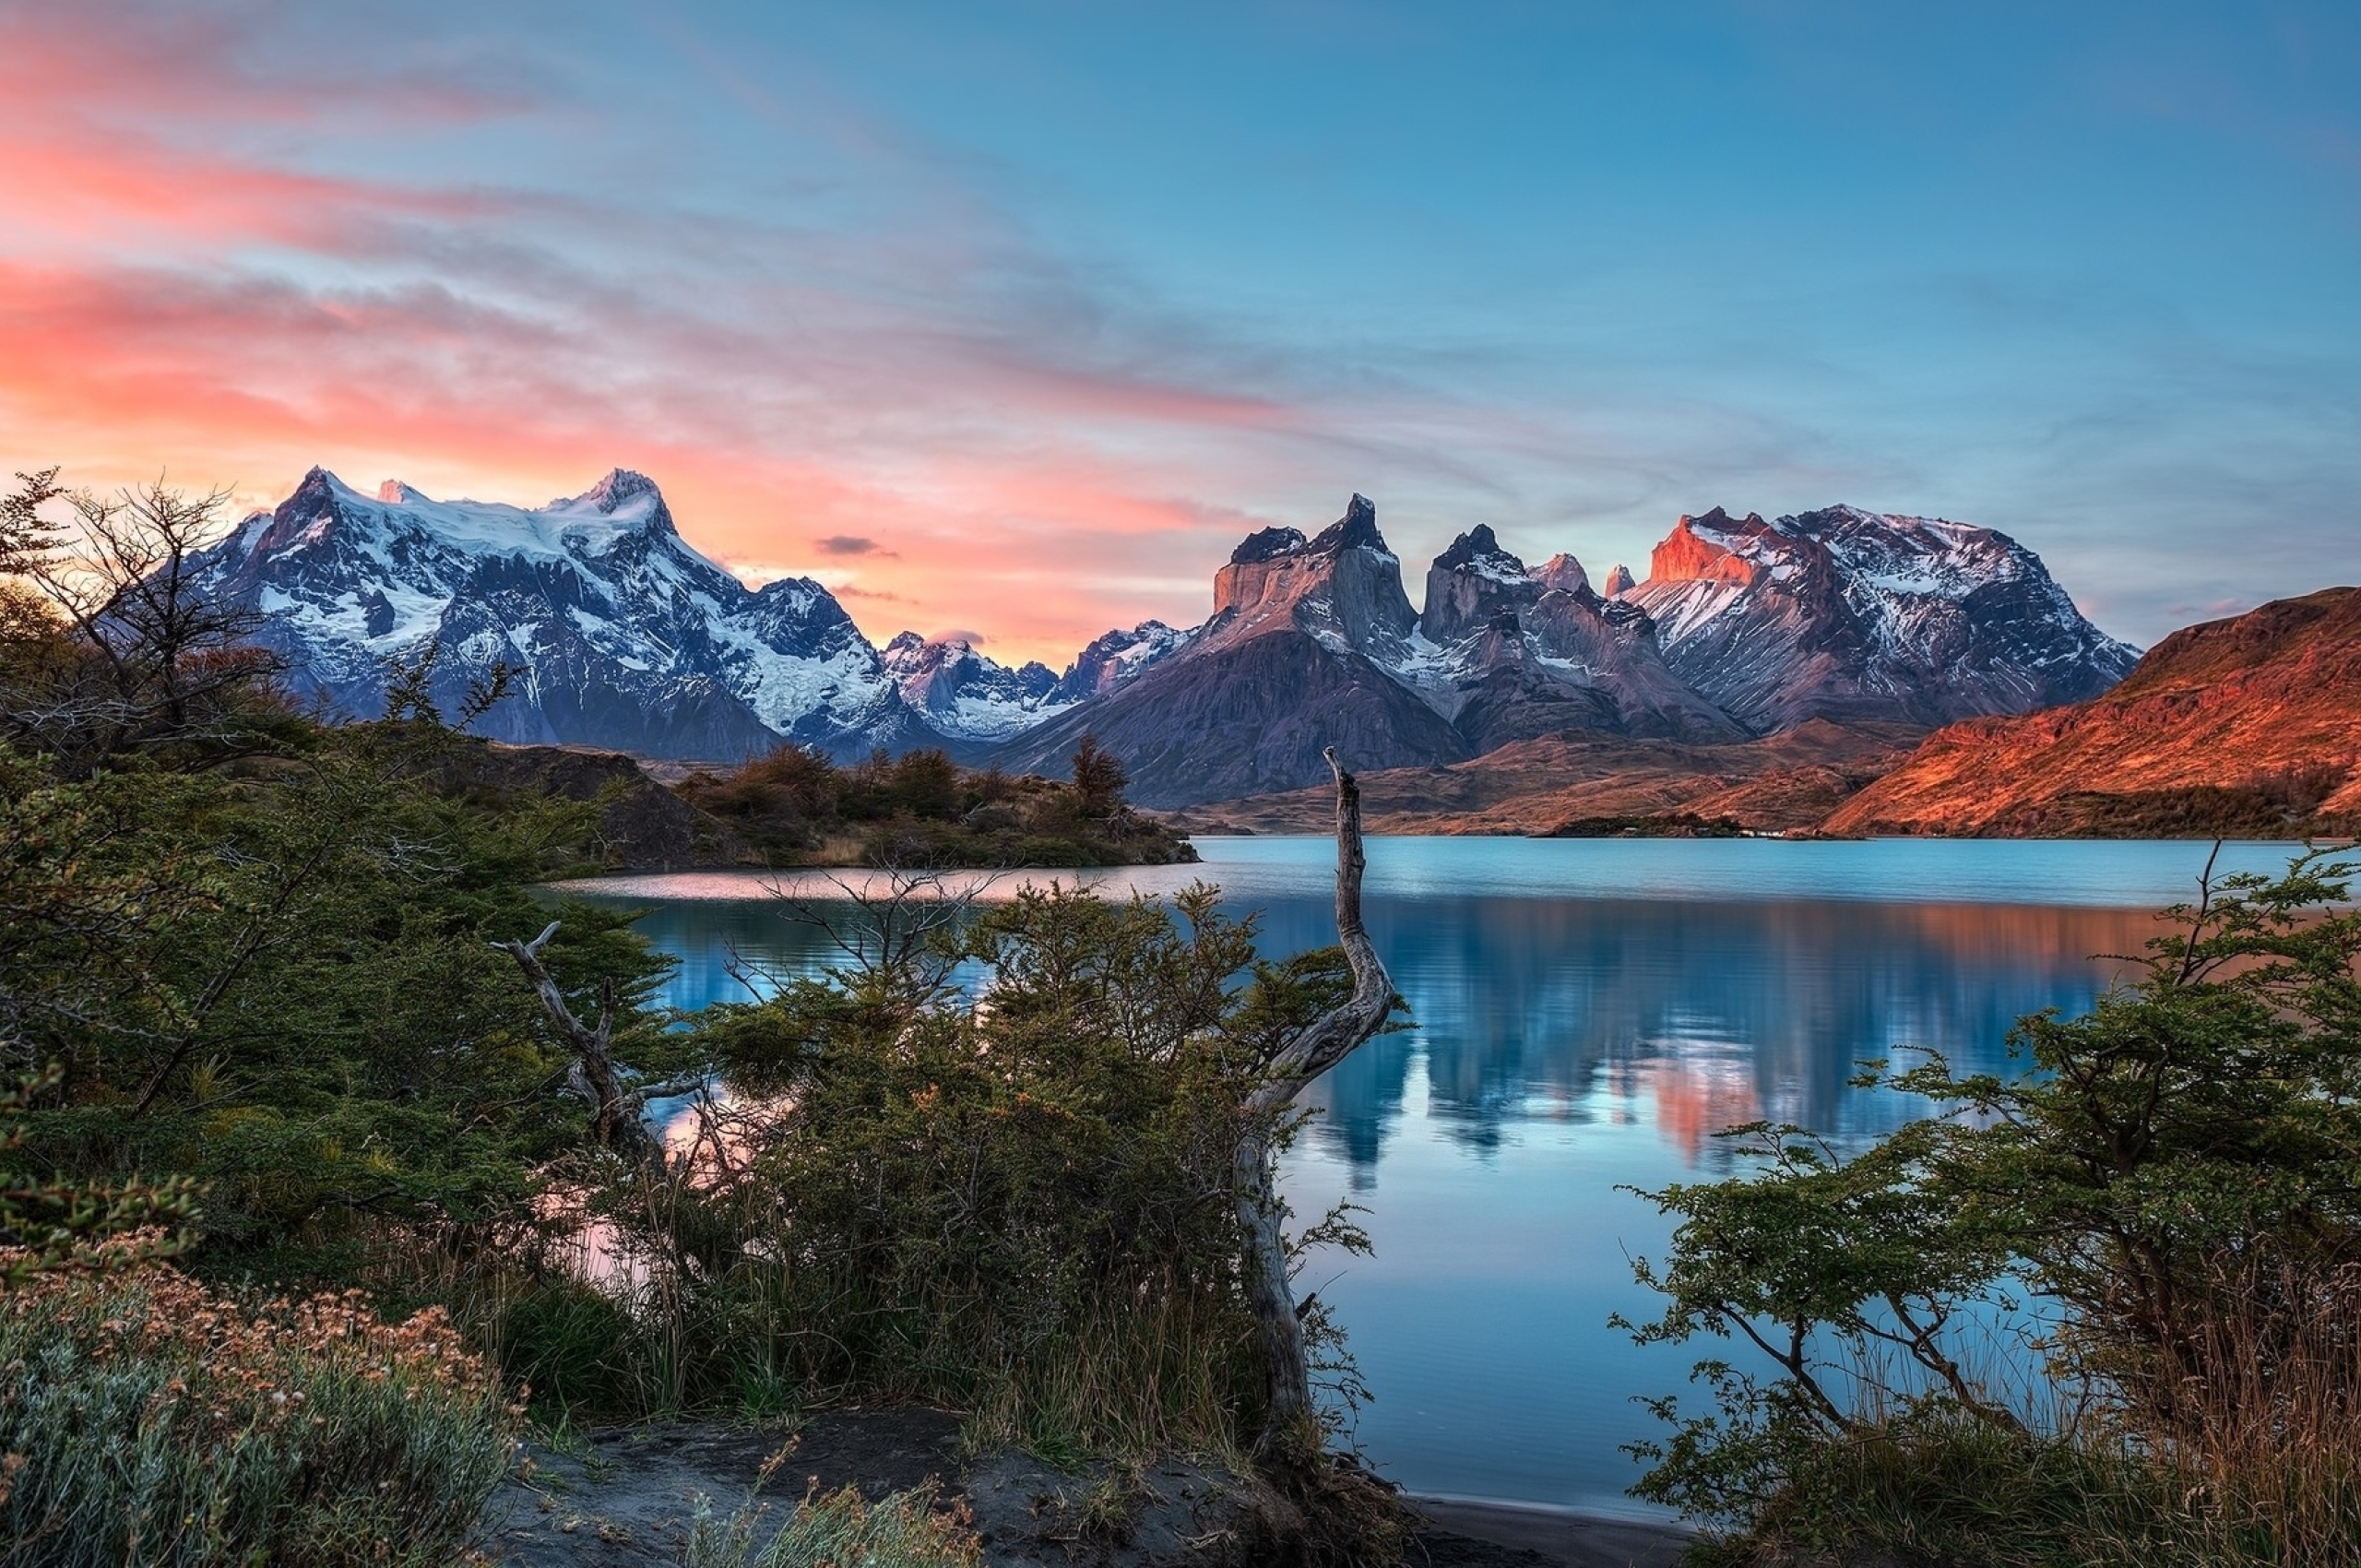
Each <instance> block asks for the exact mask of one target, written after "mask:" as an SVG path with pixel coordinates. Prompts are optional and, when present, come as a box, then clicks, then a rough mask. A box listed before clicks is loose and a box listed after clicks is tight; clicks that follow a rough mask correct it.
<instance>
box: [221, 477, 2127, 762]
mask: <svg viewBox="0 0 2361 1568" xmlns="http://www.w3.org/2000/svg"><path fill="white" fill-rule="evenodd" d="M196 567H197V570H198V571H199V573H200V574H201V576H202V578H203V580H204V581H206V582H207V583H208V586H209V587H210V588H212V590H213V591H215V592H217V593H219V594H221V595H223V596H225V597H228V598H231V599H233V600H237V601H239V602H241V603H244V604H247V605H251V606H252V607H254V608H255V609H257V610H259V611H261V612H264V616H265V622H266V624H265V631H264V634H263V635H264V636H265V637H266V639H267V640H268V641H269V642H271V643H272V644H273V645H275V646H276V647H278V648H279V651H280V652H282V653H283V654H285V655H286V656H287V658H288V659H289V661H290V664H291V668H292V669H293V671H294V678H295V680H296V681H297V683H299V685H301V686H303V687H304V688H306V689H308V690H309V691H311V692H313V693H314V694H316V695H319V696H320V697H322V698H323V699H325V700H326V702H327V703H328V704H330V705H331V706H333V707H338V708H340V709H343V710H345V711H349V712H351V713H354V714H356V715H363V716H365V715H367V714H369V713H371V712H372V711H374V708H375V707H376V706H377V705H379V704H380V703H381V702H382V694H383V688H384V683H385V679H386V670H387V668H388V663H389V660H390V659H395V658H397V657H401V656H404V655H407V654H410V653H413V652H414V651H415V650H417V649H419V648H420V647H422V646H424V645H425V644H426V643H428V642H429V641H430V640H431V641H433V643H434V644H435V645H436V646H437V647H438V648H439V650H440V657H439V659H438V662H437V665H436V671H435V676H436V683H437V687H438V689H439V690H441V691H443V692H444V693H445V695H457V693H458V692H459V691H461V690H462V689H464V687H465V684H466V683H467V682H468V681H469V679H471V678H476V677H480V676H481V674H482V673H483V672H484V671H487V670H489V669H491V668H492V666H494V665H495V664H499V663H508V664H511V665H514V666H516V667H519V668H520V669H521V671H522V675H521V679H520V682H519V689H518V691H517V694H516V695H515V696H513V697H512V698H511V699H510V700H508V701H507V702H505V703H504V704H502V705H501V706H500V707H497V708H495V709H494V710H493V711H492V713H491V714H490V715H489V716H488V717H487V718H486V719H483V720H482V721H481V723H480V725H479V728H480V729H481V730H482V731H485V732H487V733H489V734H491V735H492V736H493V737H495V738H498V739H503V740H507V741H513V742H542V743H548V742H560V743H572V744H582V745H593V746H602V747H611V748H616V749H621V750H625V751H630V752H633V753H635V754H640V755H644V756H649V757H657V758H674V759H689V760H703V761H734V760H736V759H738V758H740V757H742V756H745V755H748V754H753V753H756V752H760V751H764V750H767V749H768V748H769V747H771V746H774V745H777V744H778V743H779V742H782V741H791V742H797V743H800V744H805V745H810V746H814V747H817V748H819V749H821V750H823V751H825V752H828V753H830V754H834V755H836V756H839V757H843V756H851V755H858V754H866V753H868V752H869V751H871V750H872V749H874V748H877V747H881V746H882V747H886V748H889V749H893V750H903V749H908V748H909V747H912V746H919V745H943V746H944V747H946V748H947V749H949V750H951V751H952V752H953V753H954V754H955V755H958V756H959V757H960V758H961V759H962V760H964V761H968V762H986V761H989V762H994V763H998V764H1000V765H1002V766H1005V767H1007V768H1009V769H1010V770H1011V771H1038V772H1046V773H1052V774H1055V773H1062V771H1063V769H1064V766H1065V764H1066V759H1067V758H1068V757H1069V756H1070V755H1071V754H1072V752H1073V750H1074V745H1075V743H1076V742H1078V741H1079V740H1080V738H1081V737H1082V736H1083V735H1084V734H1086V733H1090V734H1095V735H1097V737H1098V739H1099V740H1100V742H1102V743H1104V744H1106V745H1108V746H1109V748H1110V749H1112V750H1113V751H1114V752H1115V753H1116V754H1118V755H1119V756H1121V758H1122V759H1123V761H1124V763H1125V764H1126V766H1128V768H1129V769H1130V771H1131V774H1132V778H1133V796H1134V798H1135V799H1137V800H1138V801H1140V802H1142V803H1143V804H1146V805H1150V806H1175V805H1181V804H1186V803H1190V802H1205V801H1213V800H1220V799H1226V798H1230V797H1238V796H1247V795H1253V794H1257V793H1262V792H1267V791H1274V790H1289V789H1294V788H1299V787H1301V786H1304V785H1308V784H1311V783H1313V782H1315V781H1316V780H1318V779H1319V778H1323V777H1324V775H1325V767H1324V764H1323V762H1322V760H1321V756H1320V753H1321V750H1322V748H1323V746H1326V745H1335V746H1336V747H1338V748H1339V749H1340V750H1341V751H1342V752H1343V753H1344V754H1346V755H1347V756H1349V757H1351V758H1352V759H1353V760H1354V762H1355V763H1356V765H1357V766H1359V767H1361V768H1363V769H1381V768H1388V767H1401V766H1422V765H1424V766H1440V765H1450V764H1454V763H1461V762H1465V761H1466V760H1467V759H1470V758H1476V757H1481V756H1485V755H1488V754H1493V753H1495V752H1500V751H1501V750H1503V749H1504V748H1511V747H1517V746H1520V745H1526V744H1528V743H1532V742H1543V741H1546V740H1548V739H1549V738H1560V739H1567V738H1581V739H1589V740H1597V741H1601V742H1609V741H1621V742H1632V743H1635V744H1636V743H1640V742H1654V743H1662V744H1670V745H1678V746H1688V747H1726V746H1731V745H1742V744H1744V743H1746V742H1750V741H1753V740H1756V739H1759V738H1761V737H1765V736H1773V735H1777V734H1780V733H1783V732H1786V731H1791V730H1795V729H1797V727H1798V726H1802V725H1806V724H1809V723H1811V722H1812V721H1815V720H1820V721H1833V722H1836V723H1838V724H1842V725H1855V726H1863V725H1866V726H1894V725H1901V726H1909V727H1913V728H1914V729H1915V730H1917V731H1923V730H1926V729H1928V728H1931V727H1933V726H1936V725H1940V724H1944V723H1949V722H1952V721H1954V720H1959V719H1971V718H1975V717H1980V716H1990V715H2009V714H2020V713H2026V712H2030V711H2033V710H2035V709H2037V708H2043V707H2052V706H2055V705H2058V704H2061V703H2070V702H2076V701H2080V700H2082V699H2086V698H2089V697H2092V696H2094V695H2098V694H2099V693H2101V692H2104V691H2106V690H2107V689H2108V688H2109V687H2111V686H2113V685H2114V684H2115V683H2117V682H2118V680H2120V679H2121V678H2122V677H2123V676H2124V675H2125V674H2126V673H2128V672H2129V671H2130V669H2131V667H2132V665H2133V664H2134V662H2135V661H2136V659H2138V654H2137V651H2136V650H2134V649H2132V648H2130V647H2126V646H2125V645H2123V644H2122V643H2119V642H2117V641H2115V640H2114V639H2112V638H2109V637H2107V636H2105V635H2104V634H2103V633H2101V632H2100V631H2099V630H2098V629H2097V628H2096V627H2094V625H2092V624H2091V623H2090V622H2089V621H2088V620H2087V619H2085V618H2084V617H2083V616H2082V614H2081V612H2079V611H2078V610H2077V609H2076V608H2075V606H2074V603H2073V601H2072V600H2071V599H2070V597H2069V596H2068V594H2067V593H2066V591H2065V590H2064V589H2063V588H2060V587H2059V586H2058V583H2057V582H2056V581H2055V580H2054V579H2052V578H2051V577H2050V576H2049V574H2048V572H2047V569H2046V568H2045V567H2044V566H2043V565H2042V563H2041V561H2040V559H2039V558H2038V557H2037V556H2035V554H2034V553H2033V552H2031V551H2029V550H2027V549H2025V548H2024V547H2023V545H2021V544H2019V543H2017V542H2016V541H2015V540H2011V539H2010V538H2009V537H2008V536H2006V535H2004V534H2000V533H1997V532H1995V531H1993V530H1991V529H1981V528H1972V527H1968V526H1966V525H1963V524H1958V523H1952V522H1947V521H1942V520H1940V519H1929V518H1920V517H1897V516H1889V515H1884V514H1879V513H1872V512H1866V511H1861V510H1858V509H1856V508H1852V507H1845V506H1838V507H1831V508H1827V509H1825V510H1822V511H1817V512H1808V513H1803V514H1800V515H1797V516H1793V517H1780V518H1777V519H1775V520H1773V521H1765V520H1764V519H1763V518H1762V517H1759V516H1753V515H1749V516H1747V517H1743V518H1734V517H1730V516H1729V515H1728V514H1727V513H1726V512H1723V511H1721V510H1719V509H1718V508H1717V509H1715V510H1714V511H1710V512H1707V513H1704V514H1703V515H1701V516H1697V517H1682V518H1681V519H1680V520H1679V523H1678V524H1677V525H1676V526H1675V528H1674V529H1673V530H1672V532H1671V533H1670V534H1669V535H1668V536H1667V538H1666V540H1664V542H1663V543H1661V544H1659V545H1657V546H1656V548H1655V552H1654V553H1653V556H1652V558H1651V562H1650V569H1649V573H1648V576H1647V578H1646V579H1645V580H1644V581H1636V582H1635V581H1633V580H1632V578H1631V575H1630V573H1628V572H1627V571H1625V570H1624V569H1623V568H1621V567H1617V568H1616V569H1615V570H1614V571H1613V572H1611V573H1610V574H1609V575H1608V577H1607V579H1605V581H1604V584H1603V587H1604V588H1606V590H1607V591H1604V592H1602V591H1600V587H1599V586H1594V584H1593V583H1592V581H1591V579H1590V577H1589V576H1588V574H1587V573H1586V572H1585V571H1584V567H1583V565H1582V564H1581V563H1580V562H1579V561H1577V560H1575V559H1574V558H1573V557H1572V556H1571V555H1567V554H1559V555H1555V556H1552V557H1551V558H1550V559H1548V560H1547V561H1545V562H1543V563H1541V564H1538V565H1535V566H1528V565H1527V564H1526V563H1525V560H1524V559H1523V558H1522V557H1520V556H1518V555H1517V554H1515V553H1513V552H1511V551H1510V550H1508V549H1507V548H1505V547H1504V546H1503V545H1502V543H1501V540H1499V539H1498V537H1497V536H1496V535H1495V534H1494V532H1493V530H1492V529H1490V528H1489V527H1477V528H1474V529H1469V530H1468V531H1466V532H1465V533H1463V534H1461V535H1460V536H1459V537H1458V538H1457V539H1456V540H1453V543H1452V545H1451V547H1450V548H1449V549H1448V550H1446V551H1444V552H1442V554H1441V555H1438V556H1437V557H1435V559H1434V560H1433V562H1432V563H1431V564H1430V566H1429V567H1428V570H1427V573H1426V577H1425V583H1424V589H1425V592H1424V599H1423V602H1422V604H1421V605H1419V606H1418V607H1413V605H1412V604H1411V602H1410V600H1409V597H1408V594H1407V593H1406V589H1405V587H1404V583H1403V575H1402V565H1401V562H1400V560H1399V558H1398V557H1396V556H1395V555H1394V552H1392V551H1391V550H1390V549H1389V548H1388V547H1387V545H1386V543H1385V540H1384V537H1383V535H1382V533H1381V532H1380V531H1379V529H1378V525H1377V513H1376V508H1375V507H1374V506H1373V505H1370V502H1369V501H1368V500H1366V499H1365V498H1363V497H1361V496H1358V495H1356V496H1354V497H1353V498H1352V500H1351V502H1350V504H1349V505H1347V508H1346V511H1345V515H1344V516H1343V517H1341V518H1339V519H1337V521H1335V523H1334V524H1332V525H1330V526H1329V527H1328V528H1326V529H1323V530H1322V531H1321V532H1319V533H1317V534H1315V535H1311V536H1309V537H1307V536H1306V535H1305V534H1304V533H1303V532H1301V531H1300V530H1298V529H1289V528H1273V529H1263V530H1261V531H1259V532H1257V533H1254V534H1252V535H1250V536H1249V537H1248V538H1246V539H1245V540H1242V541H1241V542H1240V544H1239V545H1238V547H1237V548H1236V549H1235V550H1233V551H1232V552H1231V553H1230V557H1229V560H1228V562H1227V563H1225V564H1222V565H1221V566H1220V567H1219V568H1218V570H1217V571H1216V574H1215V579H1214V591H1213V613H1212V614H1211V616H1210V617H1209V618H1208V619H1207V620H1206V621H1204V623H1203V624H1200V625H1197V626H1194V627H1189V628H1182V629H1176V628H1173V627H1170V626H1167V625H1165V624H1162V623H1160V622H1155V621H1149V622H1145V623H1143V624H1140V625H1138V626H1135V627H1133V628H1131V629H1129V630H1115V631H1109V633H1107V634H1106V635H1104V636H1101V637H1099V638H1097V640H1096V641H1094V642H1092V643H1091V644H1090V645H1089V647H1086V648H1085V649H1083V650H1082V651H1081V652H1080V653H1079V654H1077V655H1076V656H1075V658H1074V660H1073V661H1072V662H1071V663H1070V664H1069V665H1068V666H1067V668H1066V669H1065V670H1063V671H1052V670H1050V668H1049V667H1048V666H1046V665H1042V664H1038V663H1029V664H1026V665H1023V666H1020V667H1017V668H1014V669H1012V668H1009V667H1007V666H1003V665H1002V664H1000V663H998V662H996V661H995V660H993V659H991V658H990V657H989V656H987V655H986V654H985V653H984V652H983V651H982V650H980V649H979V648H978V647H974V646H973V645H972V644H971V643H969V642H967V641H964V640H958V639H952V640H929V639H927V638H924V637H921V636H918V635H917V634H915V633H907V632H906V633H903V634H902V635H900V636H896V637H894V638H893V639H891V640H890V641H888V642H887V643H886V644H885V645H884V647H882V648H880V647H877V646H876V645H875V644H873V643H872V642H871V641H870V640H869V639H868V638H867V637H865V636H863V635H862V634H861V632H860V629H859V628H858V627H857V626H855V625H854V624H853V622H852V620H851V618H850V617H849V616H848V615H847V614H846V612H845V611H844V609H843V607H842V606H841V605H840V604H839V603H838V602H837V601H836V598H835V597H834V596H833V595H832V594H830V593H829V592H828V590H827V589H826V588H825V587H823V586H822V585H821V584H819V583H818V582H816V581H813V579H811V578H808V577H799V578H788V579H783V580H780V581H777V582H772V583H769V584H766V585H765V586H764V587H763V588H759V589H755V588H747V587H746V586H745V585H744V584H742V582H740V581H739V580H738V579H737V578H736V577H735V576H731V575H730V573H729V572H727V571H725V570H724V569H722V568H721V567H720V566H718V564H715V563H714V562H712V561H710V560H709V559H707V558H706V557H705V556H704V555H702V554H700V553H698V552H696V551H695V550H694V549H693V548H692V547H691V546H690V545H689V544H688V543H687V542H686V541H685V540H682V537H681V535H680V533H679V531H678V529H677V528H676V526H675V524H674V520H673V517H672V515H671V512H670V508H669V507H668V506H667V505H666V504H665V501H664V498H663V496H662V494H661V493H660V492H659V491H658V488H657V486H656V485H655V483H654V482H653V481H650V480H648V479H647V478H646V477H645V476H643V475H640V474H636V473H633V472H630V471H628V470H623V469H617V470H615V471H614V472H611V473H610V474H608V475H607V476H606V477H605V478H604V479H602V480H600V481H599V482H598V483H597V484H596V485H594V486H592V487H591V488H590V489H589V490H588V491H586V492H585V493H582V494H580V495H577V496H574V497H570V498H565V499H561V500H557V501H553V502H551V503H550V504H549V505H545V506H541V507H538V508H529V509H528V508H520V507H515V506H508V505H496V504H487V503H480V502H472V501H447V502H446V501H436V500H433V499H432V498H430V497H428V496H426V495H424V494H422V493H420V492H418V491H417V490H415V489H413V488H411V487H410V486H409V485H406V484H402V483H400V482H398V481H388V482H387V483H386V485H384V486H383V487H381V488H380V489H379V490H378V491H377V492H376V493H375V494H374V495H368V494H363V493H361V492H358V491H356V490H354V489H352V488H350V487H349V486H347V485H345V484H344V483H343V482H342V481H339V480H338V479H337V478H336V477H335V476H334V475H332V474H329V473H327V472H326V471H325V470H324V469H313V470H312V471H311V472H310V473H309V474H307V475H305V476H304V478H303V481H302V483H301V484H299V485H298V486H297V487H296V489H295V491H294V493H292V494H291V495H290V496H289V497H288V499H287V500H286V501H284V502H282V503H280V504H279V506H277V507H276V508H274V509H273V510H271V511H268V512H257V513H255V515H253V516H252V517H248V518H246V519H245V520H244V521H243V523H242V524H241V525H240V526H239V527H238V529H236V530H235V531H234V532H233V533H232V534H231V536H230V537H228V538H227V539H225V540H222V541H221V542H220V543H219V544H217V545H215V546H213V547H211V548H210V549H209V550H208V551H207V552H205V553H204V554H203V555H202V556H201V557H200V559H199V560H198V562H197V563H196Z"/></svg>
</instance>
